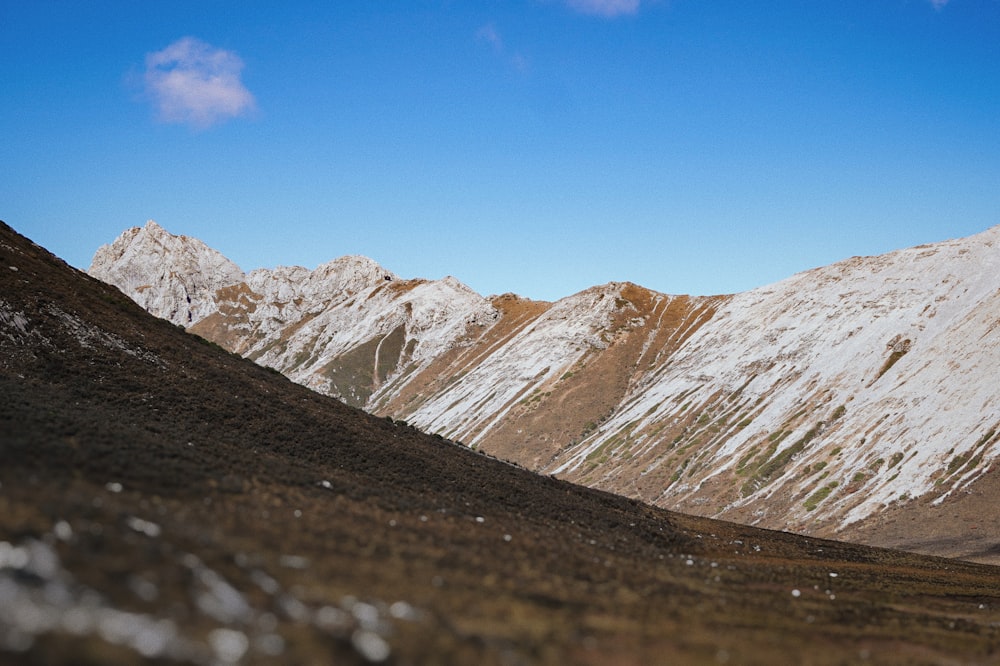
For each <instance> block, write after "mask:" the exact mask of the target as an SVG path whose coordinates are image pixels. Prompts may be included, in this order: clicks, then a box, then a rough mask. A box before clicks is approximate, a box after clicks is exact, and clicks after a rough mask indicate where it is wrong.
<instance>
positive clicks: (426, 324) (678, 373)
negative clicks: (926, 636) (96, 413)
mask: <svg viewBox="0 0 1000 666" xmlns="http://www.w3.org/2000/svg"><path fill="white" fill-rule="evenodd" d="M90 271H91V273H92V274H93V275H95V276H97V277H100V278H102V279H105V280H108V281H110V282H112V283H113V284H116V285H118V286H119V287H120V288H121V289H122V290H123V291H124V292H125V293H126V294H129V295H130V296H132V297H133V298H134V299H136V300H137V301H138V302H139V303H141V304H142V305H143V306H144V307H146V308H147V309H148V310H149V311H150V312H152V313H153V314H157V315H159V316H162V317H165V318H168V319H171V320H172V321H174V322H175V323H178V324H181V325H184V326H188V327H189V330H190V331H192V332H194V333H198V334H200V335H202V336H205V337H206V338H208V339H210V340H213V341H215V342H217V343H218V344H220V345H222V346H223V347H225V348H226V349H229V350H231V351H234V352H236V353H239V354H241V355H244V356H246V357H248V358H250V359H252V360H255V361H257V362H258V363H260V364H262V365H265V366H268V367H272V368H275V369H277V370H279V371H280V372H282V373H284V374H285V375H287V376H288V377H290V378H291V379H293V380H294V381H296V382H299V383H301V384H304V385H306V386H309V387H311V388H313V389H315V390H317V391H319V392H322V393H325V394H327V395H332V396H334V397H338V398H340V399H342V400H344V401H345V402H347V403H348V404H351V405H355V406H359V407H363V408H365V409H366V410H368V411H370V412H372V413H374V414H377V415H386V416H390V417H392V418H394V419H404V420H406V421H407V422H409V423H412V424H414V425H416V426H417V427H419V428H421V429H422V430H425V431H427V432H433V433H438V434H440V435H441V436H443V437H446V438H448V439H450V440H454V441H459V442H462V443H463V444H467V445H470V446H472V447H475V448H477V449H479V450H481V451H484V452H487V453H490V454H492V455H495V456H497V457H500V458H503V459H507V460H513V461H516V462H517V463H518V464H521V465H523V466H525V467H527V468H529V469H532V470H535V471H539V472H542V473H549V474H555V475H556V476H558V477H560V478H564V479H567V480H571V481H574V482H577V483H581V484H585V485H588V486H591V487H596V488H601V489H604V490H609V491H612V492H615V493H617V494H621V495H624V496H628V497H633V498H636V499H640V500H642V501H644V502H648V503H650V504H655V505H657V506H661V507H664V508H671V509H677V510H682V511H684V512H687V513H694V514H699V515H705V516H712V517H721V518H727V519H732V520H737V521H740V522H744V523H748V524H754V525H759V526H763V527H769V528H777V529H784V530H792V531H796V532H799V533H805V534H811V535H817V536H827V537H830V536H835V537H838V538H850V539H852V540H858V541H861V542H865V543H869V544H874V545H891V546H895V547H902V548H907V549H912V550H916V551H921V552H926V553H931V554H941V555H948V556H956V557H967V558H971V559H977V560H980V561H984V562H995V563H1000V555H998V553H1000V551H998V548H1000V546H998V543H1000V542H998V539H997V537H996V535H997V534H1000V513H997V512H996V511H993V510H992V508H993V506H995V503H996V501H997V499H998V497H1000V495H998V492H997V490H998V489H997V485H998V483H1000V482H998V481H997V478H996V473H995V472H994V471H993V469H994V467H995V459H996V457H997V454H998V453H1000V382H997V381H996V369H997V368H998V367H1000V325H998V324H997V322H1000V282H998V281H997V275H1000V227H997V228H994V229H990V230H988V231H986V232H984V233H982V234H979V235H977V236H972V237H970V238H965V239H959V240H954V241H947V242H942V243H938V244H934V245H928V246H923V247H918V248H911V249H907V250H901V251H898V252H893V253H890V254H887V255H883V256H878V257H864V258H861V257H855V258H853V259H850V260H847V261H844V262H840V263H838V264H834V265H832V266H828V267H824V268H818V269H815V270H812V271H808V272H806V273H802V274H800V275H796V276H793V277H791V278H789V279H787V280H784V281H782V282H779V283H777V284H774V285H770V286H767V287H762V288H760V289H755V290H753V291H750V292H746V293H743V294H736V295H733V296H715V297H688V296H669V295H666V294H659V293H656V292H653V291H650V290H647V289H643V288H642V287H639V286H636V285H633V284H629V283H612V284H608V285H603V286H599V287H594V288H591V289H588V290H585V291H583V292H581V293H579V294H576V295H574V296H570V297H568V298H565V299H562V300H560V301H558V302H556V303H539V302H533V301H527V300H525V299H521V298H519V297H517V296H514V295H511V294H507V295H503V296H493V297H489V298H484V297H482V296H479V295H478V294H475V293H474V292H472V291H471V290H469V289H468V288H466V287H465V286H463V285H462V284H461V283H459V282H457V281H456V280H454V279H453V278H446V279H444V280H440V281H433V282H432V281H426V280H402V279H400V278H399V277H398V276H395V275H393V274H392V273H390V272H389V271H386V270H385V269H383V268H381V267H379V266H378V265H377V264H375V263H374V262H373V261H371V260H369V259H365V258H363V257H343V258H341V259H337V260H335V261H332V262H330V263H329V264H325V265H323V266H320V267H319V268H317V269H316V270H314V271H309V270H306V269H304V268H298V267H295V268H278V269H274V270H264V269H261V270H256V271H252V272H250V273H247V274H243V273H242V272H240V271H238V269H234V267H233V266H232V265H231V264H230V263H228V262H227V261H226V260H225V259H224V258H223V257H222V256H221V255H219V254H218V253H217V252H215V251H214V250H211V249H209V248H207V247H206V246H204V244H202V243H201V242H200V241H197V240H195V239H190V238H184V237H178V236H173V235H171V234H169V233H167V232H166V231H165V230H163V229H162V228H160V227H159V226H158V225H156V224H155V223H153V222H150V223H148V224H147V225H146V226H145V227H143V228H141V229H140V228H135V229H131V230H129V231H127V232H126V233H125V234H123V235H122V236H121V237H120V238H119V239H118V240H116V241H115V242H114V243H112V244H111V245H107V246H104V247H102V248H100V250H98V252H97V254H96V255H95V258H94V262H93V265H92V266H91V269H90Z"/></svg>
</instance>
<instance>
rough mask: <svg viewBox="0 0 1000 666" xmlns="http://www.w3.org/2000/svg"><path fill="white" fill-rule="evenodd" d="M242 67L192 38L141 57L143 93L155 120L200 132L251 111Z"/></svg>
mask: <svg viewBox="0 0 1000 666" xmlns="http://www.w3.org/2000/svg"><path fill="white" fill-rule="evenodd" d="M242 70H243V61H242V60H240V58H239V56H237V55H236V54H235V53H233V52H232V51H226V50H224V49H220V48H216V47H214V46H212V45H210V44H206V43H205V42H202V41H200V40H198V39H195V38H194V37H184V38H182V39H179V40H177V41H176V42H174V43H173V44H171V45H170V46H168V47H167V48H165V49H163V50H162V51H156V52H155V53H149V54H147V55H146V72H145V75H144V82H145V88H146V92H147V94H148V95H149V97H150V99H151V100H152V102H153V105H154V107H155V108H156V110H157V113H158V114H159V117H160V119H161V120H163V121H164V122H168V123H184V124H189V125H192V126H194V127H196V128H199V129H203V128H206V127H209V126H211V125H214V124H216V123H218V122H221V121H223V120H226V119H228V118H234V117H236V116H240V115H243V114H244V113H246V112H247V111H250V110H251V109H253V108H254V104H255V102H254V97H253V95H252V94H250V91H249V90H247V89H246V87H245V86H244V85H243V82H242V81H241V80H240V73H241V72H242Z"/></svg>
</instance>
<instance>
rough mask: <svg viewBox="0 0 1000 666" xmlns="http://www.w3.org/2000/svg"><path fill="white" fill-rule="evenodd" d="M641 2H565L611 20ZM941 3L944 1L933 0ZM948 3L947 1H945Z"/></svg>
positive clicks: (575, 9)
mask: <svg viewBox="0 0 1000 666" xmlns="http://www.w3.org/2000/svg"><path fill="white" fill-rule="evenodd" d="M640 1H641V0H565V2H566V6H567V7H569V8H570V9H572V10H574V11H578V12H581V13H583V14H591V15H593V16H603V17H606V18H611V17H614V16H621V15H623V14H635V13H636V12H638V11H639V4H640ZM932 1H933V2H941V1H942V0H932ZM944 2H947V0H944Z"/></svg>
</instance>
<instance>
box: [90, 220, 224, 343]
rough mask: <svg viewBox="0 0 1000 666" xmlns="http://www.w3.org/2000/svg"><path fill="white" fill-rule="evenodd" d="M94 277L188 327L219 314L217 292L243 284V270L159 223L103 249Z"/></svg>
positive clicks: (126, 234)
mask: <svg viewBox="0 0 1000 666" xmlns="http://www.w3.org/2000/svg"><path fill="white" fill-rule="evenodd" d="M88 272H89V273H90V274H91V275H93V276H94V277H96V278H98V279H101V280H104V281H105V282H110V283H112V284H114V285H117V286H118V287H119V288H120V289H121V290H122V291H124V292H125V293H127V294H128V295H129V296H131V297H132V298H133V299H134V300H135V301H136V302H137V303H139V304H140V305H142V306H143V307H144V308H146V309H147V310H149V311H150V312H156V313H157V314H158V315H159V316H160V317H163V318H164V319H169V320H170V321H172V322H174V323H175V324H180V325H182V326H189V325H191V324H193V323H196V322H198V321H200V320H201V319H202V318H204V317H205V316H206V315H208V314H209V313H211V312H212V311H213V310H214V301H213V300H212V299H213V294H214V293H215V292H216V290H218V289H220V288H222V287H226V286H229V285H231V284H235V283H237V282H240V281H242V280H243V271H242V270H240V267H239V266H237V265H236V264H234V263H233V262H232V261H230V260H229V259H226V258H225V257H224V256H222V254H220V253H219V252H217V251H215V250H213V249H212V248H210V247H208V246H207V245H205V244H204V243H203V242H201V241H200V240H198V239H196V238H189V237H187V236H175V235H173V234H170V233H168V232H167V231H166V230H164V229H163V227H161V226H160V225H159V224H157V223H156V222H154V221H153V220H149V221H148V222H146V225H145V226H143V227H133V228H131V229H128V230H126V231H125V232H124V233H122V235H121V236H119V237H118V238H117V239H116V240H115V241H114V242H113V243H111V244H110V245H102V246H101V247H100V248H98V250H97V252H96V253H95V254H94V259H93V261H91V263H90V268H89V270H88Z"/></svg>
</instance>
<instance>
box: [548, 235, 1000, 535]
mask: <svg viewBox="0 0 1000 666" xmlns="http://www.w3.org/2000/svg"><path fill="white" fill-rule="evenodd" d="M998 343H1000V227H997V228H993V229H991V230H989V231H987V232H985V233H983V234H979V235H977V236H974V237H971V238H967V239H962V240H958V241H950V242H945V243H940V244H936V245H932V246H925V247H918V248H913V249H908V250H903V251H899V252H894V253H891V254H888V255H884V256H880V257H869V258H854V259H850V260H847V261H844V262H841V263H838V264H835V265H832V266H829V267H825V268H820V269H816V270H813V271H809V272H807V273H802V274H800V275H796V276H794V277H792V278H789V279H787V280H785V281H783V282H779V283H777V284H775V285H771V286H769V287H765V288H762V289H757V290H754V291H750V292H747V293H743V294H739V295H737V296H735V297H733V298H732V299H731V300H730V301H729V302H728V303H727V304H726V305H725V306H723V307H722V308H720V309H719V311H718V312H717V313H716V315H715V316H714V317H713V318H712V320H711V321H709V322H708V323H706V324H705V325H704V326H703V327H702V328H701V329H699V331H698V333H697V334H696V335H695V336H693V337H692V338H691V339H690V340H689V341H688V343H687V344H685V345H684V346H683V348H681V349H680V350H678V352H677V353H675V354H674V355H673V356H672V358H671V361H670V363H669V364H667V365H664V366H661V367H659V368H656V369H655V370H654V371H652V372H650V373H649V374H648V376H646V377H645V378H644V379H643V380H642V381H641V382H639V383H637V384H636V385H635V386H634V387H633V389H632V390H631V391H630V392H629V394H628V395H627V396H626V398H625V400H624V403H623V408H622V409H620V410H619V411H617V412H616V413H615V414H614V415H613V416H612V418H610V419H609V420H608V421H607V422H605V423H604V424H603V425H602V426H601V428H600V429H599V431H598V432H595V433H594V434H592V435H591V436H589V437H588V438H586V439H585V440H584V441H582V442H580V443H578V444H576V445H574V446H571V447H569V448H568V449H566V450H565V451H563V452H562V453H561V454H560V456H559V458H558V460H557V461H556V462H555V463H554V464H552V465H551V466H550V468H549V471H552V472H554V473H557V474H561V475H566V476H569V477H571V478H574V479H577V480H580V481H584V482H587V483H590V484H593V485H598V486H603V487H608V488H615V489H626V488H631V489H633V494H636V495H639V496H641V497H643V498H644V499H646V500H650V501H653V502H655V503H657V504H662V505H669V506H671V507H677V508H682V509H686V510H689V511H698V512H700V513H710V514H714V515H721V516H726V517H734V518H739V519H742V520H746V521H748V522H755V523H757V522H759V523H761V524H764V525H768V526H773V527H789V528H793V529H798V530H802V531H816V530H817V529H818V528H819V527H820V526H822V525H823V523H824V522H828V523H831V525H828V526H827V527H832V528H833V529H836V528H839V527H842V526H845V525H847V524H848V523H850V522H852V521H855V520H860V519H862V518H865V517H867V516H869V515H871V514H872V513H873V512H876V511H878V510H880V509H882V508H884V507H885V506H888V505H889V504H891V503H893V502H898V501H900V500H901V499H906V498H911V497H916V496H919V495H925V494H928V493H934V494H935V495H937V497H938V501H941V500H943V499H944V498H945V497H946V496H947V495H948V494H950V493H955V492H960V491H961V490H962V489H964V488H967V487H968V486H969V484H970V483H972V482H973V481H975V480H976V479H977V478H978V477H980V476H981V475H982V474H984V473H985V472H986V471H987V470H988V469H989V468H990V463H991V461H992V460H993V459H994V458H995V456H996V455H997V453H998V448H997V442H998V439H1000V381H997V376H998V374H997V373H998V370H1000V344H998ZM598 451H600V452H601V455H602V456H604V457H606V458H607V462H605V463H604V464H600V465H595V464H594V456H595V453H596V452H598Z"/></svg>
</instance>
